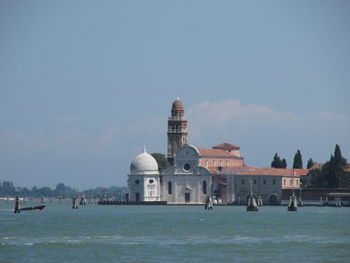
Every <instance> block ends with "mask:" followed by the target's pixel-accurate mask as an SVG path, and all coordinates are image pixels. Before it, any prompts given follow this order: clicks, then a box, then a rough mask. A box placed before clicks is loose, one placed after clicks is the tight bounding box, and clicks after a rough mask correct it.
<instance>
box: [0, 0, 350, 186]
mask: <svg viewBox="0 0 350 263" xmlns="http://www.w3.org/2000/svg"><path fill="white" fill-rule="evenodd" d="M349 12H350V2H349V1H316V0H315V1H207V0H200V1H199V0H197V1H187V0H186V1H163V0H160V1H152V0H151V1H108V0H105V1H89V0H87V1H66V0H63V1H44V0H40V1H36V0H34V1H6V0H4V1H0V181H12V182H14V184H15V185H16V186H26V187H32V186H34V185H36V186H38V187H42V186H50V187H55V186H56V184H58V183H61V182H63V183H64V184H66V185H69V186H71V187H75V188H78V189H88V188H90V187H97V186H106V187H108V186H112V185H117V186H125V185H126V184H127V183H126V181H127V172H128V170H129V167H130V163H131V161H132V159H133V158H134V157H135V156H136V155H137V154H139V153H141V152H142V151H143V147H144V146H146V147H147V151H148V152H149V153H153V152H160V153H166V148H167V137H166V131H167V118H168V117H169V116H170V109H171V104H172V102H173V101H174V100H175V99H176V97H180V99H181V100H182V102H183V104H184V107H185V115H186V117H187V119H188V124H189V136H188V141H189V143H190V144H193V145H195V146H196V147H199V148H210V147H212V146H214V145H217V144H220V143H222V142H224V141H228V142H230V143H232V144H235V145H238V146H240V147H241V155H242V156H243V157H244V158H245V163H246V164H247V165H250V166H255V167H269V166H270V164H271V161H272V159H273V156H274V154H275V153H278V154H279V156H280V157H281V158H285V159H286V160H287V163H288V167H291V166H292V163H293V158H294V154H295V153H296V151H297V150H298V149H300V151H301V154H302V157H303V162H304V165H306V163H307V160H308V159H309V158H310V157H311V158H312V159H313V160H314V161H317V162H325V161H327V160H329V158H330V155H331V154H332V153H333V152H334V147H335V145H336V144H339V145H340V147H341V150H342V154H343V156H344V157H345V158H348V159H349V158H350V135H349V134H350V133H349V130H350V106H349V99H350V48H349V47H350V34H349V33H350V31H349V28H350V16H349Z"/></svg>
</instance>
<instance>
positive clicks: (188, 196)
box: [185, 193, 191, 203]
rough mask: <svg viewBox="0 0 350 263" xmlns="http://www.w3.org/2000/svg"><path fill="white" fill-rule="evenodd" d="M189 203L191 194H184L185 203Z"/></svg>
mask: <svg viewBox="0 0 350 263" xmlns="http://www.w3.org/2000/svg"><path fill="white" fill-rule="evenodd" d="M190 201H191V193H185V202H186V203H189V202H190Z"/></svg>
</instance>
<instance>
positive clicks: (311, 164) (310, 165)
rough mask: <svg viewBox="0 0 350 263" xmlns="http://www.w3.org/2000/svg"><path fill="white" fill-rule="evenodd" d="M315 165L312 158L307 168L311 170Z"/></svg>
mask: <svg viewBox="0 0 350 263" xmlns="http://www.w3.org/2000/svg"><path fill="white" fill-rule="evenodd" d="M314 164H315V162H314V161H313V160H312V159H311V158H310V159H309V160H308V161H307V166H306V168H307V169H310V168H311V167H312V166H313V165H314Z"/></svg>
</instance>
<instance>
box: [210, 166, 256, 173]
mask: <svg viewBox="0 0 350 263" xmlns="http://www.w3.org/2000/svg"><path fill="white" fill-rule="evenodd" d="M207 168H208V170H209V171H211V172H217V171H219V170H218V168H219V166H209V167H207ZM248 168H253V167H250V166H224V167H222V170H223V171H224V170H226V171H227V170H232V169H248Z"/></svg>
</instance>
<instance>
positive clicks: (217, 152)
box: [198, 148, 239, 158]
mask: <svg viewBox="0 0 350 263" xmlns="http://www.w3.org/2000/svg"><path fill="white" fill-rule="evenodd" d="M198 151H199V154H200V155H201V157H202V156H208V157H218V158H220V157H221V158H226V157H231V158H232V157H239V156H237V155H233V154H230V153H228V152H225V151H224V150H221V149H204V148H198Z"/></svg>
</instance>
